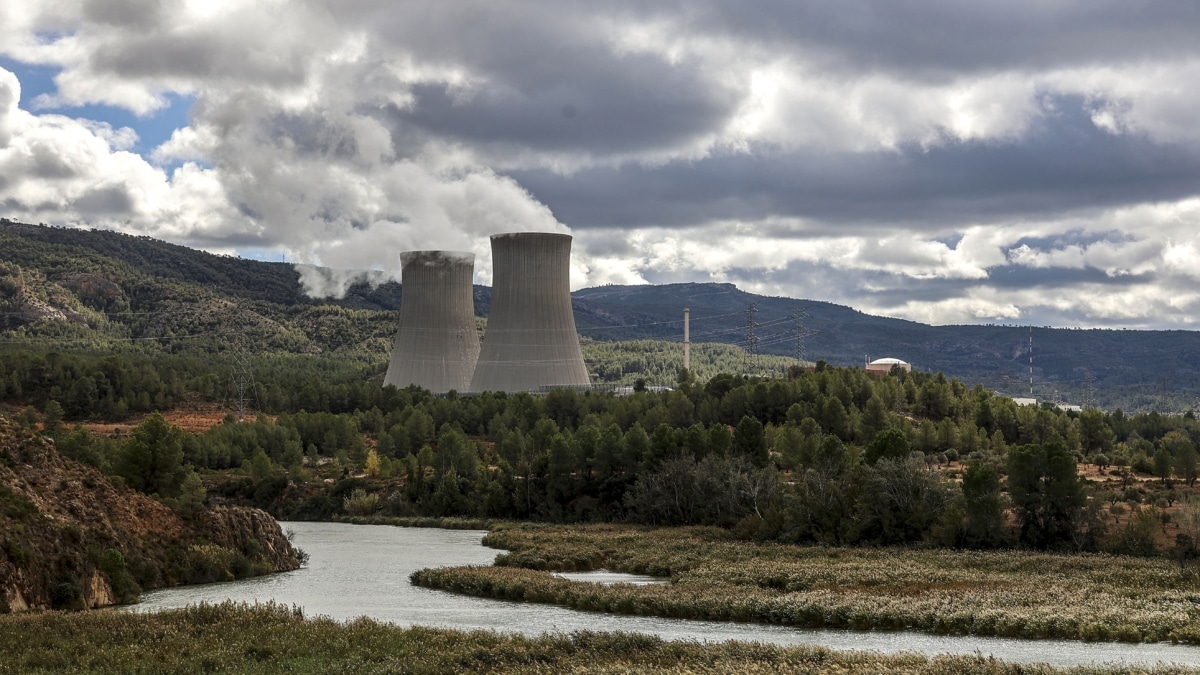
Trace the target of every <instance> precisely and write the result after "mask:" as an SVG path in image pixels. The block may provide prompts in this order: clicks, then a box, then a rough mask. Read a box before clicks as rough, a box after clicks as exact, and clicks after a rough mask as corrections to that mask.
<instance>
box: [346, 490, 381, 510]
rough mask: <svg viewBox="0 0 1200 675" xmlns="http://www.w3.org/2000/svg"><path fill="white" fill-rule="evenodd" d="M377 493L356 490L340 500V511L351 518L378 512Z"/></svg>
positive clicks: (378, 500) (378, 501)
mask: <svg viewBox="0 0 1200 675" xmlns="http://www.w3.org/2000/svg"><path fill="white" fill-rule="evenodd" d="M379 506H380V499H379V493H377V492H367V491H366V490H363V489H362V488H357V489H355V490H354V491H353V492H351V493H350V494H349V495H347V496H346V497H345V498H343V499H342V511H345V512H346V514H348V515H351V516H369V515H371V514H373V513H375V512H376V511H378V510H379Z"/></svg>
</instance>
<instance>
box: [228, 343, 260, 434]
mask: <svg viewBox="0 0 1200 675" xmlns="http://www.w3.org/2000/svg"><path fill="white" fill-rule="evenodd" d="M231 353H232V357H233V369H232V370H231V371H230V373H229V389H228V392H227V394H226V399H225V400H226V403H232V404H233V408H234V410H235V411H236V412H237V419H238V421H239V422H241V421H243V420H245V419H246V410H247V409H248V407H249V404H250V401H251V399H253V401H254V404H255V407H258V391H257V389H256V388H255V386H254V371H253V370H252V369H251V364H250V355H249V354H248V353H247V351H246V349H245V345H244V344H243V343H242V341H241V340H238V341H236V342H235V343H234V345H233V349H232V352H231Z"/></svg>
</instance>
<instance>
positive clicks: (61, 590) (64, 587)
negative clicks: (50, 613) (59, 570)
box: [50, 580, 83, 609]
mask: <svg viewBox="0 0 1200 675" xmlns="http://www.w3.org/2000/svg"><path fill="white" fill-rule="evenodd" d="M82 604H83V591H82V590H80V588H79V584H77V583H75V582H74V581H70V580H69V581H60V582H58V583H57V584H54V587H53V588H52V589H51V590H50V606H51V607H54V608H55V609H81V608H82Z"/></svg>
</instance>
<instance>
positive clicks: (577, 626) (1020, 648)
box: [129, 523, 1200, 666]
mask: <svg viewBox="0 0 1200 675" xmlns="http://www.w3.org/2000/svg"><path fill="white" fill-rule="evenodd" d="M281 525H282V526H283V528H284V529H285V530H287V529H290V530H292V531H293V532H294V533H295V537H294V543H295V545H296V546H299V547H300V548H302V549H304V550H305V551H306V552H308V554H309V556H310V558H309V562H308V564H307V565H306V566H305V567H303V568H301V569H299V570H296V571H293V572H285V573H282V574H274V575H270V576H266V577H258V578H255V579H245V580H241V581H234V582H229V583H221V584H207V585H203V586H185V587H180V588H167V589H161V590H157V591H151V592H149V593H145V594H144V595H143V596H142V602H141V603H140V604H138V605H133V606H131V607H130V608H129V609H130V610H132V611H156V610H161V609H169V608H175V607H184V606H187V605H191V604H196V603H200V602H209V603H215V602H222V601H224V600H235V601H239V602H251V603H253V602H266V601H268V600H273V601H275V602H278V603H282V604H284V605H288V606H291V605H298V606H300V607H303V608H304V613H305V616H317V615H325V616H329V617H332V618H334V619H339V620H347V619H353V618H357V617H359V616H368V617H371V618H373V619H375V620H378V621H386V622H391V623H394V624H397V625H400V626H411V625H423V626H441V627H446V628H456V629H461V630H473V629H487V630H496V631H504V632H520V633H526V634H539V633H543V632H547V631H552V632H564V633H569V632H572V631H577V630H602V631H614V630H621V631H636V632H639V633H649V634H653V635H658V636H660V637H662V638H664V639H667V640H699V641H704V642H719V641H724V640H746V641H758V642H765V643H771V644H780V645H797V644H816V645H823V646H826V647H830V648H832V649H843V650H844V649H855V650H872V651H878V652H886V653H893V652H899V651H912V652H920V653H924V654H930V655H933V654H974V653H980V654H983V655H984V656H995V657H996V658H998V659H1004V660H1006V661H1014V662H1019V663H1048V664H1051V665H1054V666H1074V665H1084V664H1093V663H1106V662H1124V663H1127V664H1155V663H1178V664H1185V665H1192V666H1200V647H1193V646H1185V645H1171V644H1123V643H1095V642H1092V643H1085V642H1074V641H1069V640H1016V639H1008V638H988V637H971V636H943V635H927V634H924V633H915V632H905V631H897V632H883V631H847V630H809V629H796V628H788V627H783V626H766V625H760V624H743V623H723V622H713V621H687V620H682V619H659V618H654V617H642V616H625V615H615V614H600V613H592V612H579V611H575V610H571V609H565V608H561V607H555V606H552V605H537V604H526V603H518V602H506V601H500V600H485V599H481V598H472V597H467V596H461V595H455V594H452V593H447V592H445V591H436V590H431V589H427V588H419V587H416V586H413V585H412V584H410V583H409V581H408V575H409V574H410V573H411V572H413V571H414V570H418V569H422V568H426V567H444V566H458V565H488V564H491V562H492V560H493V559H494V558H495V556H496V553H497V551H495V550H493V549H488V548H484V547H483V546H482V545H480V540H481V539H482V537H483V535H484V533H483V532H481V531H472V530H438V529H430V528H404V527H388V526H382V525H347V524H342V523H281ZM576 578H594V579H595V580H596V581H598V582H611V581H617V580H621V579H622V576H621V575H614V574H611V573H608V574H602V575H596V576H594V577H588V576H583V577H576ZM629 581H633V582H641V583H645V582H649V581H652V580H650V579H648V578H644V577H643V578H633V579H629Z"/></svg>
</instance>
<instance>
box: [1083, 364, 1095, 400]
mask: <svg viewBox="0 0 1200 675" xmlns="http://www.w3.org/2000/svg"><path fill="white" fill-rule="evenodd" d="M1083 407H1084V409H1085V410H1090V409H1091V408H1095V407H1096V374H1095V373H1093V372H1092V371H1090V370H1089V371H1087V372H1086V373H1084V375H1083Z"/></svg>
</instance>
